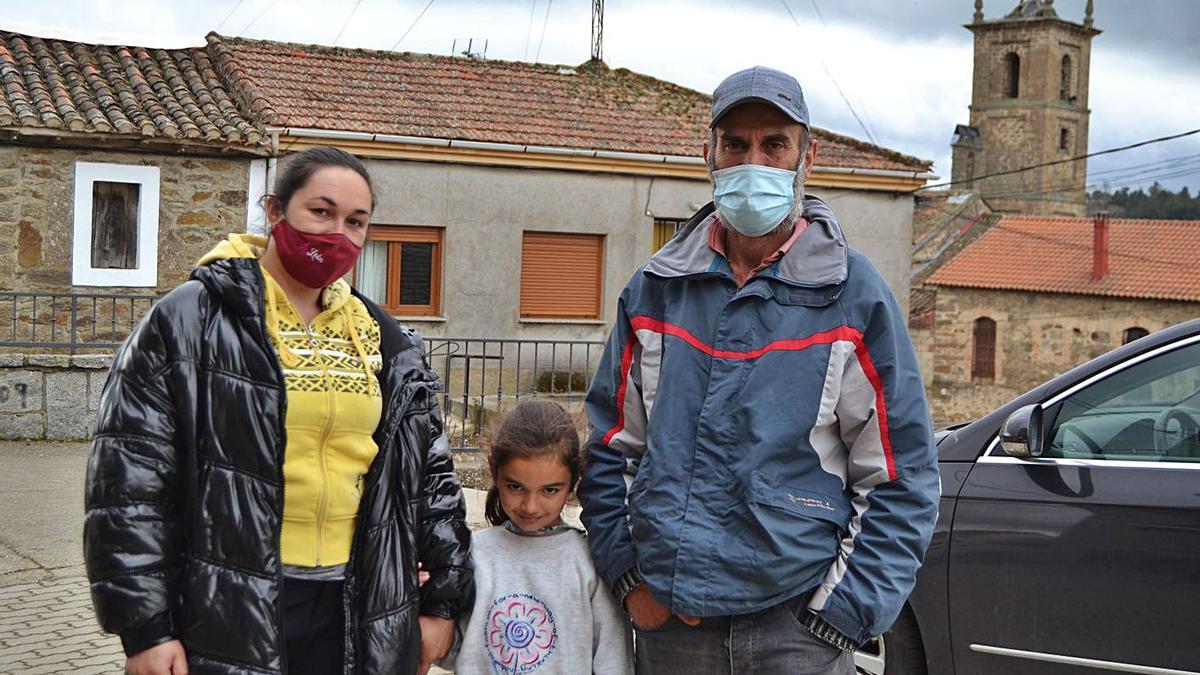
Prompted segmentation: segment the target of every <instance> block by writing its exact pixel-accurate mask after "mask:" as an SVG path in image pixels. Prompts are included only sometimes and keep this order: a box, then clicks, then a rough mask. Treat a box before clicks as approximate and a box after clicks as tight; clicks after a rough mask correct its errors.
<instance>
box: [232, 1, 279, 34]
mask: <svg viewBox="0 0 1200 675" xmlns="http://www.w3.org/2000/svg"><path fill="white" fill-rule="evenodd" d="M277 4H279V0H271V4H269V5H267V7H266V9H264V10H263V11H261V12H259V13H258V16H256V17H254V19H253V20H251V21H250V23H248V24H246V27H245V28H243V29H242V30H241V32H239V33H238V34H239V35H245V34H246V31H248V30H250V27H251V26H253V25H254V24H256V23H258V20H259V19H261V18H263V15H264V14H266V13H267V12H269V11H271V8H272V7H274V6H275V5H277Z"/></svg>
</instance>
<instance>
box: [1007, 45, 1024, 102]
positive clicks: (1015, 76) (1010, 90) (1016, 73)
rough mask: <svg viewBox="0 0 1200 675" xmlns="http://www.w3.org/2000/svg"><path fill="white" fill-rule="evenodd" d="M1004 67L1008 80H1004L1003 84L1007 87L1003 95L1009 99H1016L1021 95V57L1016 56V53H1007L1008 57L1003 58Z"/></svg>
mask: <svg viewBox="0 0 1200 675" xmlns="http://www.w3.org/2000/svg"><path fill="white" fill-rule="evenodd" d="M1004 66H1005V72H1006V73H1007V74H1008V79H1007V80H1005V84H1006V85H1008V86H1007V87H1006V89H1005V94H1006V95H1007V96H1008V97H1009V98H1017V96H1018V95H1019V94H1020V93H1021V57H1020V56H1017V53H1016V52H1009V53H1008V56H1005V57H1004Z"/></svg>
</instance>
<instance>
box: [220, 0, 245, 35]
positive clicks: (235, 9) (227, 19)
mask: <svg viewBox="0 0 1200 675" xmlns="http://www.w3.org/2000/svg"><path fill="white" fill-rule="evenodd" d="M245 1H246V0H238V1H237V4H236V5H234V6H233V9H231V10H229V13H228V14H226V15H225V18H224V19H221V23H219V24H217V30H216V32H218V33H220V32H221V28H223V27H224V26H225V22H226V21H229V17H231V16H233V13H234V12H236V11H238V7H241V6H242V3H243V2H245Z"/></svg>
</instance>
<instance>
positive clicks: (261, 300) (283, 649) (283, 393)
mask: <svg viewBox="0 0 1200 675" xmlns="http://www.w3.org/2000/svg"><path fill="white" fill-rule="evenodd" d="M260 264H261V263H260ZM254 275H255V277H256V278H257V280H258V315H259V316H260V317H261V322H260V323H261V325H262V329H263V343H264V346H265V347H266V350H267V351H268V352H270V353H272V354H274V355H275V362H274V365H275V377H276V378H278V388H279V426H278V428H277V429H276V438H278V439H279V440H278V441H276V443H275V457H276V459H277V460H278V461H277V462H276V464H277V467H278V469H279V504H278V505H277V506H278V517H279V526H278V527H276V528H275V586H276V588H278V589H279V593H278V599H277V600H276V604H275V619H276V621H277V624H276V625H278V627H279V630H278V633H277V634H278V635H279V645H278V646H279V669H280V672H282V673H287V671H288V667H287V640H285V639H284V638H283V625H284V623H283V504H284V496H285V495H284V490H285V489H286V487H287V485H286V483H285V482H284V478H283V456H284V453H285V452H286V451H287V424H286V423H285V421H286V420H287V382H286V380H284V378H283V365H282V364H281V363H280V361H279V352H278V351H277V350H276V349H275V345H273V344H271V335H270V333H269V332H268V330H267V307H266V301H267V298H266V293H267V282H266V279H264V278H263V273H262V268H261V267H260V266H259V265H256V266H255V267H254Z"/></svg>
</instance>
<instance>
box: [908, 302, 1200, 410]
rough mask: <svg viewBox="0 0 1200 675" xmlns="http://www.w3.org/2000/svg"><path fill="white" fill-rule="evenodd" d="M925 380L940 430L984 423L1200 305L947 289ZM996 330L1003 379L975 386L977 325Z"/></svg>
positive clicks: (1191, 314) (1190, 315) (1195, 311)
mask: <svg viewBox="0 0 1200 675" xmlns="http://www.w3.org/2000/svg"><path fill="white" fill-rule="evenodd" d="M937 293H938V295H937V309H936V318H935V322H934V327H933V332H932V335H931V336H929V339H931V342H932V344H931V346H929V347H928V349H930V350H931V354H932V369H931V370H925V371H924V372H923V374H924V376H925V384H926V392H927V394H928V395H929V405H930V410H931V412H932V414H933V419H934V421H935V422H936V423H939V424H949V423H953V422H959V421H967V420H971V419H974V418H976V417H979V416H981V415H983V414H985V413H987V412H990V411H991V410H992V409H994V408H996V407H998V406H999V405H1001V404H1003V403H1006V402H1008V401H1010V400H1012V399H1013V398H1015V397H1016V396H1018V395H1020V394H1023V393H1025V392H1026V391H1028V390H1030V389H1032V388H1034V387H1035V386H1037V385H1039V384H1041V383H1043V382H1045V381H1047V380H1049V379H1051V378H1053V377H1055V376H1057V375H1059V374H1061V373H1064V372H1066V371H1068V370H1070V369H1071V368H1074V367H1075V366H1077V365H1079V364H1081V363H1084V362H1086V361H1089V360H1091V359H1092V358H1095V357H1096V356H1099V355H1100V354H1103V353H1105V352H1107V351H1110V350H1112V349H1115V348H1117V347H1119V346H1121V341H1122V337H1123V335H1124V332H1125V329H1127V328H1132V327H1140V328H1145V329H1146V330H1148V331H1150V332H1154V331H1156V330H1161V329H1163V328H1166V327H1168V326H1172V325H1174V324H1176V323H1180V322H1182V321H1187V320H1189V319H1193V318H1195V317H1197V316H1200V303H1195V302H1171V301H1159V300H1127V299H1122V298H1104V297H1099V296H1084V295H1065V294H1052V293H1027V292H1019V291H994V290H984V289H968V288H949V287H945V286H942V287H939V288H938V291H937ZM980 317H988V318H991V319H992V320H994V321H995V322H996V377H995V379H994V380H984V381H972V380H971V359H972V353H973V352H972V348H973V344H972V343H973V331H974V325H975V320H976V319H978V318H980ZM920 342H921V340H918V343H920Z"/></svg>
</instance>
